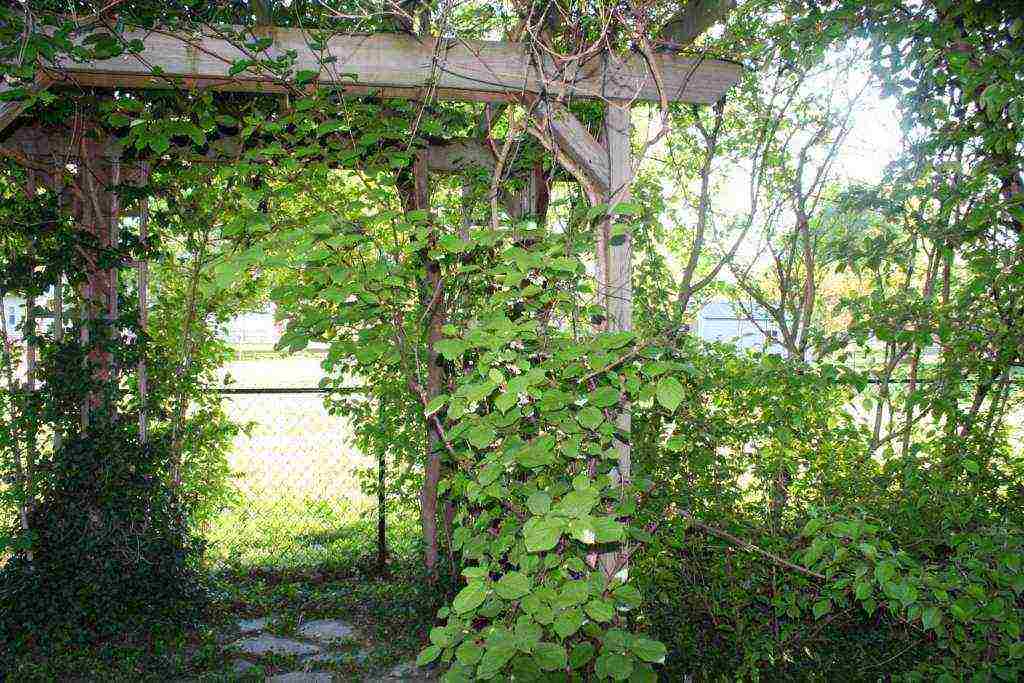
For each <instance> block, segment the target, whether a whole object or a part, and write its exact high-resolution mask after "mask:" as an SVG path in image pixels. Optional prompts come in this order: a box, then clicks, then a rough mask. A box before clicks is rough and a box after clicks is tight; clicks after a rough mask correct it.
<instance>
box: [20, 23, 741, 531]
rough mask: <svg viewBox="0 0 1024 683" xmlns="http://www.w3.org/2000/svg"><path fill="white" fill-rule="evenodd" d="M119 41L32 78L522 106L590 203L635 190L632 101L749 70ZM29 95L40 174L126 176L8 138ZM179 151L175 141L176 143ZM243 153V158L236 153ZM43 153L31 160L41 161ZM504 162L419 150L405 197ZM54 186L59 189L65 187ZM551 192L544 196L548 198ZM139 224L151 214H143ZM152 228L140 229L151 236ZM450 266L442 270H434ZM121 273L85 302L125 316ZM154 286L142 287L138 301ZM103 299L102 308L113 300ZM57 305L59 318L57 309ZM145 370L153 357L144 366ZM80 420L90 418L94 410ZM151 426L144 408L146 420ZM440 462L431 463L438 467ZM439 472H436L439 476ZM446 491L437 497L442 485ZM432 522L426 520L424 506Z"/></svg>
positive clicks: (617, 288)
mask: <svg viewBox="0 0 1024 683" xmlns="http://www.w3.org/2000/svg"><path fill="white" fill-rule="evenodd" d="M115 38H116V39H117V40H119V41H122V42H123V44H124V45H125V46H128V45H129V44H130V43H132V42H133V41H134V42H135V43H136V45H138V44H141V45H142V48H143V49H142V50H140V51H133V50H126V51H125V52H124V53H123V54H122V55H120V56H117V57H113V58H110V59H104V60H93V61H73V60H70V59H66V58H65V59H60V60H57V61H55V62H54V63H49V64H43V65H40V66H41V68H40V69H39V72H38V73H39V74H40V75H39V76H38V78H37V80H36V81H35V83H34V85H33V86H32V87H33V89H34V90H35V91H36V92H41V91H42V90H44V89H46V88H56V87H62V86H83V87H91V88H101V89H110V90H112V91H113V90H125V89H181V90H189V91H192V90H196V89H199V90H202V89H212V90H216V91H222V92H248V93H282V92H283V93H295V92H299V93H303V92H305V93H308V92H311V91H313V90H315V89H321V90H329V91H330V92H331V93H332V94H334V95H335V96H339V97H365V96H366V95H368V94H375V95H377V96H380V97H383V98H407V99H411V100H417V101H435V100H448V101H470V102H485V103H490V104H492V105H493V104H500V103H508V104H515V105H519V106H522V107H523V108H524V109H525V110H526V111H527V117H528V120H529V121H530V125H529V127H528V130H529V131H530V133H532V134H533V135H534V136H535V137H536V138H537V139H538V141H539V142H540V143H541V144H542V145H543V146H544V148H545V149H546V150H547V151H548V152H549V153H550V154H551V155H552V156H553V157H554V158H555V160H556V161H557V162H558V163H559V164H560V165H561V166H562V167H563V168H564V169H565V170H566V171H567V172H568V173H569V174H570V175H571V176H572V177H573V178H574V179H575V180H577V181H578V182H579V183H580V184H581V186H582V187H583V189H584V190H585V192H586V195H587V197H588V200H589V201H590V203H591V204H592V205H594V206H599V205H602V204H603V205H607V206H609V207H612V206H615V205H616V204H619V203H621V202H625V201H628V199H629V192H630V190H629V187H630V181H631V178H632V172H633V161H632V158H631V152H630V133H631V121H630V118H631V116H630V108H631V106H632V105H633V104H634V103H637V102H644V103H657V104H659V105H660V106H662V107H665V106H667V104H668V103H671V102H688V103H696V104H709V103H713V102H716V101H718V100H719V99H720V98H722V97H723V95H724V94H725V92H726V91H727V90H728V89H729V88H730V87H731V86H732V85H733V84H734V83H735V82H736V81H737V80H738V79H739V76H740V74H741V70H742V67H741V66H739V65H738V64H736V63H733V62H728V61H721V60H716V59H709V58H704V57H700V56H696V57H695V56H685V55H681V54H678V53H672V52H653V53H652V52H649V51H648V52H646V53H645V55H640V54H635V53H634V54H628V55H621V54H618V53H612V52H609V51H607V50H604V51H598V52H593V53H587V52H584V53H582V54H581V55H579V56H577V57H574V58H566V59H556V58H554V57H552V56H550V55H547V54H541V55H538V53H537V52H536V51H534V50H531V49H530V46H529V45H527V44H522V43H515V42H507V41H505V42H501V41H491V42H489V41H468V40H461V39H449V38H436V37H428V36H414V35H408V34H402V33H388V34H373V35H328V34H321V33H319V32H316V31H303V30H299V29H294V28H280V27H274V26H255V27H239V26H222V27H215V26H206V27H203V28H201V29H198V30H195V31H192V32H187V33H186V32H180V31H179V32H171V31H164V30H160V29H146V30H128V31H126V32H123V33H121V34H119V35H117V36H115ZM282 55H288V56H289V57H290V58H292V59H293V63H292V65H291V69H292V70H293V71H294V73H295V74H299V73H302V74H303V78H302V79H301V84H299V82H298V81H297V79H294V78H292V77H290V76H287V75H286V76H282V75H281V74H280V73H275V72H274V70H273V69H267V68H266V65H267V63H268V62H269V61H270V60H275V59H276V58H278V57H280V56H282ZM573 100H599V101H603V102H604V103H605V104H606V113H605V117H604V123H603V129H602V132H601V134H600V135H599V136H594V135H593V134H591V132H590V131H589V130H588V128H587V127H586V126H585V125H583V124H582V123H581V122H580V121H579V120H578V119H577V118H576V117H575V116H574V115H573V114H572V113H571V112H570V110H569V108H568V104H569V103H570V102H571V101H573ZM23 112H25V110H24V105H23V104H21V103H19V102H17V101H14V102H6V103H2V104H0V154H3V155H6V156H8V157H12V158H15V159H21V160H23V161H28V162H29V163H32V164H35V168H34V170H31V171H30V174H35V177H37V178H38V180H40V181H41V182H44V183H48V184H50V185H53V186H58V185H60V183H61V182H62V181H61V175H62V169H61V168H59V167H57V166H53V167H52V169H51V170H50V171H47V170H45V168H44V169H43V170H40V164H48V163H53V160H54V159H55V155H54V151H55V150H57V149H60V150H62V155H61V157H60V158H61V159H62V160H63V161H64V162H65V163H66V161H67V160H68V158H69V157H73V158H75V159H76V163H78V164H79V165H81V166H84V167H86V168H88V169H90V171H91V174H92V175H93V176H94V177H95V178H97V179H100V181H101V184H103V185H116V184H117V183H118V182H125V181H126V178H127V176H128V174H129V173H134V174H135V175H137V176H138V175H139V173H140V172H144V170H142V171H140V169H137V168H133V169H123V168H122V167H121V163H120V157H119V154H118V152H117V149H116V145H112V146H111V145H107V146H106V147H103V146H101V145H98V144H97V143H96V142H95V141H86V140H84V139H70V138H69V139H53V138H52V137H51V138H45V137H44V136H41V135H40V133H39V132H38V131H34V130H33V129H32V127H31V125H26V126H22V127H21V129H19V130H16V131H15V132H14V133H13V134H8V135H6V136H5V134H4V129H5V128H7V127H8V126H9V125H10V124H11V123H12V122H13V121H15V119H17V118H18V117H19V116H20V115H21V114H22V113H23ZM225 144H227V146H228V147H230V145H231V141H226V143H225V141H220V145H219V146H218V145H210V151H209V154H210V155H212V156H213V157H215V158H217V157H219V158H220V159H229V158H231V157H232V155H231V154H229V153H226V152H225V148H224V145H225ZM172 151H173V150H172ZM236 158H237V157H236ZM33 160H34V161H33ZM496 166H500V164H499V163H498V162H497V159H496V155H495V153H494V148H493V146H492V145H489V144H486V143H485V141H483V140H479V139H473V138H462V139H456V140H452V141H448V142H445V143H443V144H436V145H432V146H430V147H428V148H427V149H424V150H422V151H420V152H419V153H418V154H417V156H416V159H415V161H414V167H413V173H414V175H415V177H416V182H415V183H414V185H415V186H414V187H413V188H411V189H412V196H411V198H410V200H409V202H408V203H409V206H408V207H407V208H423V209H429V201H428V199H429V197H428V184H427V174H428V173H429V171H431V170H433V171H434V172H437V173H460V172H463V171H466V170H469V169H473V168H476V169H484V171H490V172H492V173H494V172H495V171H496V170H497V169H496ZM526 185H527V187H526V188H525V190H523V191H522V192H520V193H519V195H518V196H506V197H504V198H503V199H504V203H505V206H506V208H507V209H508V210H509V213H510V214H512V215H513V216H516V217H520V216H522V215H527V214H531V213H534V212H536V209H537V207H538V195H539V194H540V193H541V192H543V194H544V196H545V197H546V189H545V190H541V189H539V188H538V187H537V183H530V182H528V183H527V184H526ZM56 189H57V190H60V189H62V188H60V187H56ZM96 191H97V193H98V196H100V197H101V201H100V202H99V203H98V204H97V203H96V202H93V205H92V206H90V205H89V204H88V203H87V202H83V203H79V204H76V205H75V206H74V207H73V208H74V210H73V211H72V215H73V217H74V219H75V221H76V222H77V224H78V225H79V226H80V229H81V230H83V231H87V232H89V233H91V234H92V235H94V236H95V237H96V238H98V239H99V240H101V243H105V244H114V243H115V240H116V238H117V231H118V228H119V220H120V219H119V207H118V199H117V196H116V194H115V193H113V192H111V191H110V190H109V189H107V188H105V187H101V188H96ZM544 201H545V202H546V199H545V200H544ZM142 225H143V230H144V229H145V228H144V226H145V221H144V220H143V221H142ZM611 232H612V224H611V219H608V220H606V221H605V222H604V223H603V227H602V229H600V230H599V231H598V233H597V238H596V245H595V247H596V248H595V253H596V271H597V272H596V279H597V286H598V296H599V302H600V303H601V304H602V305H603V306H604V308H605V310H606V311H607V316H606V322H605V329H608V330H614V331H624V330H630V329H632V309H633V302H632V299H633V296H632V284H631V282H632V242H631V236H630V234H628V232H627V234H625V235H623V236H622V237H621V238H619V239H615V240H613V239H612V238H611ZM143 237H144V236H143ZM138 267H139V269H140V285H141V286H140V289H143V290H144V288H145V265H144V264H138ZM435 275H437V277H440V276H439V274H435ZM116 277H117V276H116V271H100V270H99V269H98V268H97V269H96V272H93V273H90V274H89V281H88V282H89V284H88V285H87V291H86V292H84V293H83V299H84V300H85V301H86V302H91V304H90V305H87V307H90V306H91V308H92V309H93V313H95V314H102V312H106V314H107V315H109V316H111V319H113V316H115V315H116V306H117V294H116V282H117V281H116ZM144 296H145V293H144V292H142V293H141V294H140V298H141V297H144ZM104 309H105V311H104ZM56 315H60V312H59V311H57V312H56ZM139 371H140V379H143V384H144V375H145V368H144V367H140V368H139ZM86 419H87V416H86V417H83V420H86ZM629 420H630V418H629V411H628V409H627V410H623V411H622V413H621V415H620V417H619V426H620V428H622V429H623V430H624V431H625V432H626V433H628V431H629ZM140 429H141V431H142V432H143V434H144V433H145V417H144V415H143V416H142V417H141V418H140ZM619 453H620V457H619V465H618V474H619V476H620V478H621V480H622V481H628V480H629V477H630V453H629V446H628V444H622V443H620V444H619ZM439 466H440V465H439V459H438V462H437V463H435V462H433V458H432V459H431V463H429V464H428V473H427V476H428V478H429V477H430V476H432V475H431V473H430V470H431V468H438V467H439ZM433 476H435V478H436V472H435V473H434V475H433ZM435 495H436V494H435ZM424 523H425V524H426V523H427V520H426V517H425V519H424Z"/></svg>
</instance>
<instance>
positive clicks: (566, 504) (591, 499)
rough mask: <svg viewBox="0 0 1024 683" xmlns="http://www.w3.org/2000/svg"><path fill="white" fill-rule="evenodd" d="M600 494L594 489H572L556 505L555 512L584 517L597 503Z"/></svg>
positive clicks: (567, 515)
mask: <svg viewBox="0 0 1024 683" xmlns="http://www.w3.org/2000/svg"><path fill="white" fill-rule="evenodd" d="M597 501H598V495H597V493H596V492H594V491H592V490H588V491H576V490H573V491H570V492H569V493H567V494H565V495H564V496H563V497H562V499H561V500H559V501H558V504H557V505H556V506H555V512H556V513H558V514H560V515H565V516H566V517H577V518H578V517H583V516H584V515H586V514H589V513H590V511H591V510H593V509H594V506H595V505H597ZM595 533H596V532H595Z"/></svg>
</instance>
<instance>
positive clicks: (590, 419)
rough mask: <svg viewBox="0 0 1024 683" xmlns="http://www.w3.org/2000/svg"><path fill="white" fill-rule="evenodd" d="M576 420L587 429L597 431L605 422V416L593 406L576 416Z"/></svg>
mask: <svg viewBox="0 0 1024 683" xmlns="http://www.w3.org/2000/svg"><path fill="white" fill-rule="evenodd" d="M576 420H577V421H578V422H579V423H580V424H581V425H583V426H584V427H586V428H587V429H597V427H598V425H600V424H601V423H602V422H604V414H603V413H602V412H601V411H600V410H598V409H597V408H595V407H593V406H586V407H585V408H583V409H582V410H580V412H579V413H578V414H577V415H576Z"/></svg>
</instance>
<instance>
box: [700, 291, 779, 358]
mask: <svg viewBox="0 0 1024 683" xmlns="http://www.w3.org/2000/svg"><path fill="white" fill-rule="evenodd" d="M748 312H749V314H748ZM766 332H767V334H765V333H766ZM697 336H698V337H700V338H701V339H703V340H704V341H709V342H711V341H717V342H726V343H730V344H735V345H736V347H737V348H741V349H751V350H756V351H766V352H768V353H778V354H782V353H784V352H785V351H784V349H783V348H782V345H781V344H779V343H778V339H779V326H778V324H777V323H776V322H775V320H774V319H773V318H772V317H771V316H770V315H768V312H767V311H765V310H764V309H763V308H761V307H760V306H758V305H757V304H753V303H745V304H744V305H742V306H741V305H739V304H738V303H736V302H733V301H730V300H729V299H724V298H719V299H712V300H711V301H709V302H708V303H706V304H704V306H703V307H702V308H701V309H700V312H699V313H698V314H697Z"/></svg>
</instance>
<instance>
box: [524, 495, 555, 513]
mask: <svg viewBox="0 0 1024 683" xmlns="http://www.w3.org/2000/svg"><path fill="white" fill-rule="evenodd" d="M526 507H527V509H528V510H529V511H530V512H532V513H533V514H535V515H544V514H547V512H548V510H550V509H551V496H549V495H548V494H547V493H545V492H544V491H537V492H536V493H533V494H531V495H530V497H529V498H527V499H526Z"/></svg>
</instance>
